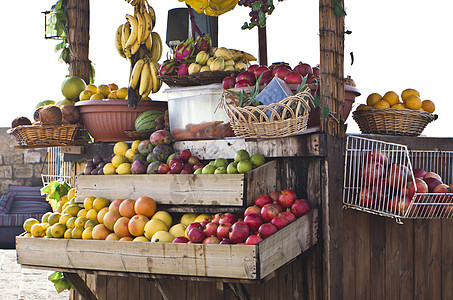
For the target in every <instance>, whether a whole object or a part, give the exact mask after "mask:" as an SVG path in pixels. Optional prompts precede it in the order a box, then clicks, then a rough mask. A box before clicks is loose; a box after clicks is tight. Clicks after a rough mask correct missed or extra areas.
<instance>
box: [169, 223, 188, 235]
mask: <svg viewBox="0 0 453 300" xmlns="http://www.w3.org/2000/svg"><path fill="white" fill-rule="evenodd" d="M168 232H170V233H171V234H172V235H173V236H174V237H178V236H185V232H186V225H184V224H182V223H178V224H175V225H173V226H172V227H171V228H170V229H169V230H168Z"/></svg>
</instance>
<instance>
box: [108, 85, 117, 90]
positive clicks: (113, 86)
mask: <svg viewBox="0 0 453 300" xmlns="http://www.w3.org/2000/svg"><path fill="white" fill-rule="evenodd" d="M107 85H108V86H109V88H110V90H111V91H116V90H118V85H117V84H116V83H109V84H107Z"/></svg>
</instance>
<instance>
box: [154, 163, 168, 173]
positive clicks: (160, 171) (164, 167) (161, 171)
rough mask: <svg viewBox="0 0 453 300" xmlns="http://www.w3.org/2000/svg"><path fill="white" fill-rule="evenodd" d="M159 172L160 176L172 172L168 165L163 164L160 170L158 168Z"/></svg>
mask: <svg viewBox="0 0 453 300" xmlns="http://www.w3.org/2000/svg"><path fill="white" fill-rule="evenodd" d="M157 172H158V173H159V174H167V173H168V172H170V166H169V165H167V164H161V165H160V166H159V167H158V168H157Z"/></svg>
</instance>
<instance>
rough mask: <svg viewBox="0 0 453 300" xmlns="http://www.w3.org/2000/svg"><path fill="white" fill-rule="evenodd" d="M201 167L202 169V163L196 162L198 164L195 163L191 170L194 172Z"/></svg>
mask: <svg viewBox="0 0 453 300" xmlns="http://www.w3.org/2000/svg"><path fill="white" fill-rule="evenodd" d="M203 167H204V163H202V162H198V163H196V164H194V165H193V167H192V169H193V170H194V171H196V170H197V169H200V168H203Z"/></svg>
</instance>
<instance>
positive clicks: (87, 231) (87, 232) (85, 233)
mask: <svg viewBox="0 0 453 300" xmlns="http://www.w3.org/2000/svg"><path fill="white" fill-rule="evenodd" d="M92 233H93V227H87V228H85V229H84V230H83V232H82V239H84V240H91V239H92V238H93V236H92Z"/></svg>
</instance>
